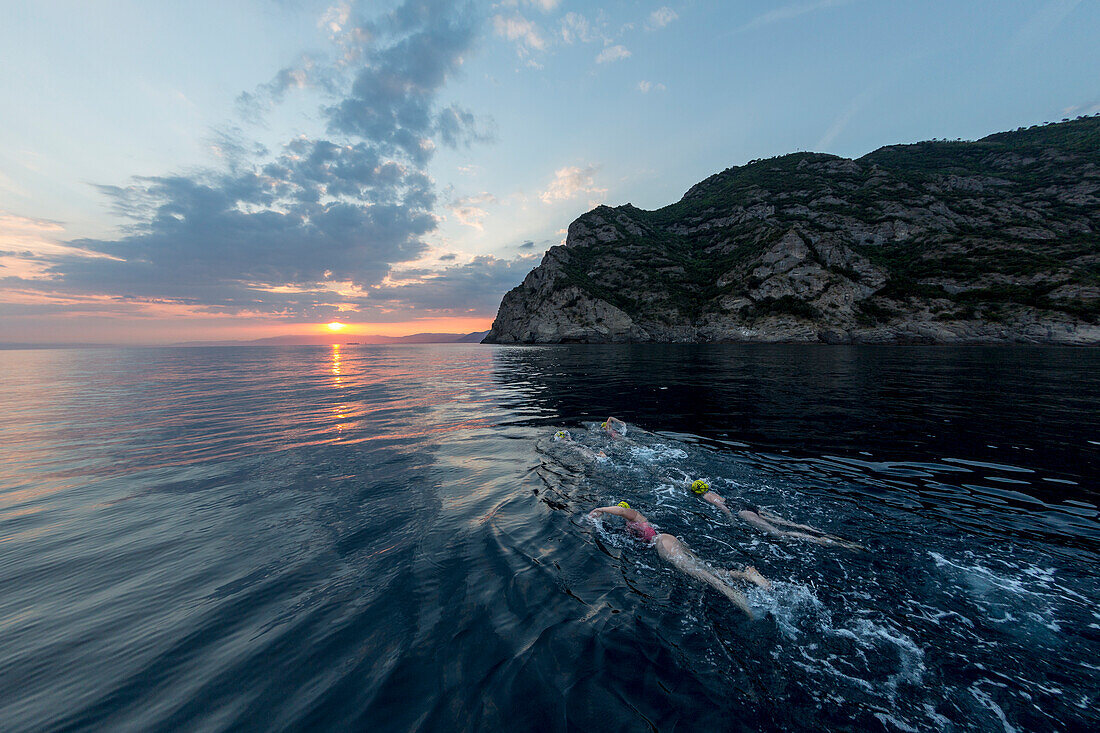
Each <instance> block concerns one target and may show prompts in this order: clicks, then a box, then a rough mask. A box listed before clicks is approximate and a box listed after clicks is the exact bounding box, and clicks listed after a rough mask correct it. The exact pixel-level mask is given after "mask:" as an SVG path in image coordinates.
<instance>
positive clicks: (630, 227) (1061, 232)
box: [485, 117, 1100, 345]
mask: <svg viewBox="0 0 1100 733" xmlns="http://www.w3.org/2000/svg"><path fill="white" fill-rule="evenodd" d="M485 342H486V343H636V342H661V343H696V342H766V343H782V342H822V343H868V344H903V343H921V344H992V343H1036V344H1067V345H1091V344H1098V343H1100V118H1096V117H1089V118H1081V119H1078V120H1074V121H1071V122H1064V123H1059V124H1054V125H1047V126H1044V127H1038V128H1029V129H1023V130H1018V131H1016V132H1012V133H1000V134H998V135H992V136H989V137H988V138H984V139H982V140H979V141H976V142H947V141H933V142H929V143H918V144H916V145H906V146H892V147H888V148H882V149H880V150H877V151H875V152H874V153H871V154H869V155H867V156H864V157H863V158H860V159H857V160H848V159H845V158H838V157H835V156H830V155H822V154H812V153H800V154H794V155H788V156H782V157H779V158H774V159H769V160H763V161H753V162H752V163H750V164H748V165H745V166H741V167H737V168H731V169H728V170H726V171H723V172H722V173H719V174H717V175H715V176H712V177H711V178H709V179H707V180H706V181H703V182H702V183H700V184H698V185H696V186H694V187H693V188H692V189H691V190H690V191H688V193H687V194H685V196H684V197H683V198H682V199H681V200H680V201H679V202H677V203H676V204H672V205H671V206H667V207H665V208H663V209H658V210H656V211H643V210H641V209H638V208H635V207H633V206H631V205H629V204H627V205H625V206H620V207H616V208H611V207H606V206H601V207H598V208H596V209H594V210H593V211H590V212H588V213H587V214H584V215H583V216H581V217H580V218H578V219H577V220H576V221H574V222H573V223H572V224H571V225H570V227H569V230H568V235H567V238H566V242H565V244H564V245H562V246H557V247H552V248H551V249H550V250H549V251H548V252H547V253H546V255H545V257H544V258H543V260H542V263H541V264H540V265H539V266H538V267H537V268H535V269H534V270H532V271H531V273H530V274H528V275H527V277H526V278H525V279H524V281H523V283H521V284H520V285H519V286H518V287H516V288H514V289H513V290H511V291H510V292H509V293H508V294H507V295H505V297H504V299H503V301H502V303H501V305H500V309H499V311H498V313H497V318H496V320H495V321H494V323H493V328H492V330H491V331H490V332H489V335H488V336H487V337H486V339H485Z"/></svg>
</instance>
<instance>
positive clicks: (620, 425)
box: [600, 417, 626, 440]
mask: <svg viewBox="0 0 1100 733" xmlns="http://www.w3.org/2000/svg"><path fill="white" fill-rule="evenodd" d="M600 427H601V428H603V430H604V432H605V433H607V434H608V435H610V436H611V438H612V440H622V439H623V437H624V436H625V435H626V423H625V422H623V421H622V420H620V419H619V418H617V417H609V418H607V419H606V420H604V421H603V422H602V423H600Z"/></svg>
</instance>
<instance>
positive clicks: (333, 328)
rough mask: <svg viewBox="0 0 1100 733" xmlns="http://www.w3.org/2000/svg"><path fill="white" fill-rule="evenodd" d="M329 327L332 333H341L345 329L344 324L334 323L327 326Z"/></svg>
mask: <svg viewBox="0 0 1100 733" xmlns="http://www.w3.org/2000/svg"><path fill="white" fill-rule="evenodd" d="M327 327H328V330H330V331H340V330H342V329H343V328H344V324H343V323H337V322H336V321H333V322H332V323H329V324H327Z"/></svg>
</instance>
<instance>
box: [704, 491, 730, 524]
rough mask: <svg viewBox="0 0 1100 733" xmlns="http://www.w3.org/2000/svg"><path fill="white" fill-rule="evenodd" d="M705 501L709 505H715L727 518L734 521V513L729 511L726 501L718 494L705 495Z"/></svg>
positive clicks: (709, 493) (711, 492)
mask: <svg viewBox="0 0 1100 733" xmlns="http://www.w3.org/2000/svg"><path fill="white" fill-rule="evenodd" d="M703 501H705V502H707V503H708V504H713V505H714V506H716V507H718V508H719V509H721V510H722V511H723V512H724V513H725V515H726V516H727V517H729V518H730V519H731V520H732V519H733V512H731V511H730V510H729V507H727V506H726V500H725V499H723V498H722V497H721V496H719V495H718V494H716V493H714V492H713V491H708V492H707V493H705V494H703Z"/></svg>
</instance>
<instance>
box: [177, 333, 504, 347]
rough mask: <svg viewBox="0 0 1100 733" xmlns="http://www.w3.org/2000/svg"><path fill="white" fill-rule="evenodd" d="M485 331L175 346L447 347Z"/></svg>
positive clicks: (327, 336)
mask: <svg viewBox="0 0 1100 733" xmlns="http://www.w3.org/2000/svg"><path fill="white" fill-rule="evenodd" d="M488 333H489V332H488V331H480V332H478V333H469V334H461V333H414V334H412V335H409V336H354V335H351V334H339V333H333V334H322V335H320V336H316V335H312V334H310V335H303V336H272V337H270V338H262V339H253V340H251V341H185V342H183V343H179V344H175V345H176V346H331V345H333V344H338V345H349V344H350V345H358V344H450V343H479V342H480V341H481V340H482V339H483V338H485V336H486V334H488Z"/></svg>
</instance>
